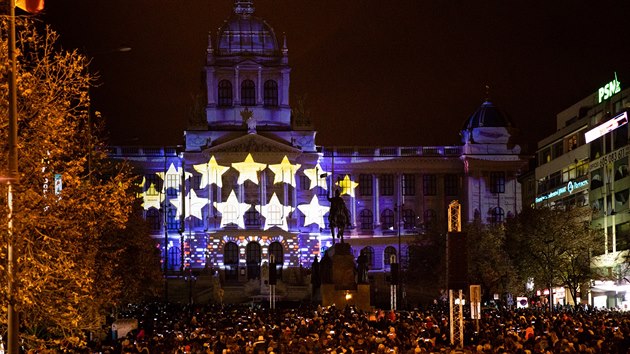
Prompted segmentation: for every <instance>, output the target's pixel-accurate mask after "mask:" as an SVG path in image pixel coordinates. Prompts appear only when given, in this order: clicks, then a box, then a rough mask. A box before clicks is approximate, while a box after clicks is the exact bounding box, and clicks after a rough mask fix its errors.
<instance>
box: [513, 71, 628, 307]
mask: <svg viewBox="0 0 630 354" xmlns="http://www.w3.org/2000/svg"><path fill="white" fill-rule="evenodd" d="M629 94H630V89H625V90H621V84H620V83H619V81H618V80H617V78H616V76H615V79H614V80H612V81H611V82H609V83H607V84H605V85H603V86H602V87H601V88H599V89H598V90H597V91H595V92H593V93H592V94H591V95H589V96H588V97H586V98H584V99H582V100H580V101H579V102H577V103H575V104H574V105H572V106H571V107H569V108H567V109H566V110H564V111H562V112H560V113H559V114H558V115H557V119H556V121H557V127H556V128H557V130H556V132H555V133H554V134H552V135H550V136H549V137H547V138H545V139H543V140H541V141H540V142H539V143H538V150H537V167H536V169H535V174H534V176H533V178H531V179H529V180H528V181H526V180H523V185H524V186H529V187H530V190H531V189H532V188H533V187H535V189H536V193H535V198H533V200H532V201H530V203H531V204H532V206H535V207H542V206H545V207H551V208H566V207H574V206H588V207H590V208H591V209H592V220H591V226H592V227H593V228H594V229H596V230H601V232H602V235H603V237H602V243H601V245H600V247H597V248H596V249H594V250H593V253H592V256H593V257H592V266H593V267H594V268H596V269H598V270H599V271H600V272H599V273H600V274H602V276H601V278H600V279H594V280H593V283H592V287H591V294H590V298H589V300H588V302H589V303H590V304H592V305H595V306H597V307H620V306H622V305H623V306H627V304H628V300H630V299H628V300H627V299H626V297H627V296H626V292H627V290H628V289H629V287H628V282H627V281H626V280H624V278H625V274H627V269H625V268H626V267H625V266H624V264H625V263H626V262H625V257H626V254H627V253H628V250H629V249H630V215H629V209H628V196H629V187H630V184H629V183H630V179H629V178H628V149H629V147H628V125H627V120H628V117H627V114H628V113H627V112H628V108H629V107H630V101H629V100H628V95H629ZM534 185H535V186H534Z"/></svg>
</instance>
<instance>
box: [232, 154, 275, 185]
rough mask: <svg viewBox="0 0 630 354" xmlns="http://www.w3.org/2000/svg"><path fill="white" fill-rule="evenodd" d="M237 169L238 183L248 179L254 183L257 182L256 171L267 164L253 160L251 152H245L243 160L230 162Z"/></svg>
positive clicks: (262, 168)
mask: <svg viewBox="0 0 630 354" xmlns="http://www.w3.org/2000/svg"><path fill="white" fill-rule="evenodd" d="M232 167H234V168H235V169H236V170H237V171H238V182H237V183H238V184H243V183H245V181H247V180H250V181H252V182H254V183H255V184H258V171H262V170H264V169H265V168H266V167H267V165H266V164H264V163H258V162H254V158H253V157H252V154H247V157H246V158H245V161H243V162H234V163H232Z"/></svg>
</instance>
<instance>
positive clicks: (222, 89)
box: [219, 80, 232, 107]
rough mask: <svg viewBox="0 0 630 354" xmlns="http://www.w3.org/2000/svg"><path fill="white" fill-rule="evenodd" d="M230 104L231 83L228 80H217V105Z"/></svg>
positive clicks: (226, 105) (227, 105) (224, 105)
mask: <svg viewBox="0 0 630 354" xmlns="http://www.w3.org/2000/svg"><path fill="white" fill-rule="evenodd" d="M231 105H232V83H231V82H230V81H229V80H221V81H219V107H229V106H231Z"/></svg>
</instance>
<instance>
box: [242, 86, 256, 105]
mask: <svg viewBox="0 0 630 354" xmlns="http://www.w3.org/2000/svg"><path fill="white" fill-rule="evenodd" d="M241 105H243V106H255V105H256V85H255V84H254V82H253V81H252V80H244V81H243V83H241Z"/></svg>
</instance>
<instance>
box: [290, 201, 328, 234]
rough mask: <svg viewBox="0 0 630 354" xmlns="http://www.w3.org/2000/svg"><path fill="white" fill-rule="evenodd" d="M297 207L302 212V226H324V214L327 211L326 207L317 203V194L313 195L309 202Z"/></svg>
mask: <svg viewBox="0 0 630 354" xmlns="http://www.w3.org/2000/svg"><path fill="white" fill-rule="evenodd" d="M298 209H299V210H300V211H301V212H302V214H304V216H305V219H304V226H307V225H310V224H317V225H319V227H326V224H325V223H324V215H326V213H327V212H328V209H329V208H328V207H327V206H324V205H320V204H319V200H318V199H317V196H316V195H314V196H313V199H311V203H310V204H301V205H298Z"/></svg>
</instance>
